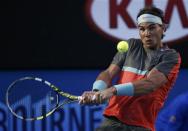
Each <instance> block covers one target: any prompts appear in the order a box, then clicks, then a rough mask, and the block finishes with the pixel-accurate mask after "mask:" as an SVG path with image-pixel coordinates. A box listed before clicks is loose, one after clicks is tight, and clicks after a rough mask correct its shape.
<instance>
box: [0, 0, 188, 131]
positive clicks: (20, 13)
mask: <svg viewBox="0 0 188 131" xmlns="http://www.w3.org/2000/svg"><path fill="white" fill-rule="evenodd" d="M150 4H154V5H156V6H157V7H160V8H161V9H162V10H163V11H164V12H165V16H166V19H167V21H168V23H169V29H168V30H167V32H166V37H165V38H164V42H165V43H167V44H169V46H170V47H171V48H174V49H176V50H177V51H178V52H179V53H180V55H181V57H182V65H181V70H180V73H179V77H178V79H177V82H176V84H175V86H174V88H173V89H172V90H171V91H170V94H169V97H168V98H167V101H166V103H165V106H166V105H168V103H169V102H170V101H171V100H172V99H174V98H175V97H176V96H177V95H179V94H181V93H183V92H185V91H187V90H188V84H187V82H186V80H187V76H188V69H187V68H188V61H187V57H188V51H187V50H188V17H187V15H188V1H186V0H178V1H177V0H140V1H137V0H61V1H59V0H55V1H51V0H47V1H45V0H39V1H36V0H34V1H33V0H32V1H31V0H16V1H1V2H0V38H1V39H0V44H1V46H0V130H2V131H13V130H14V131H16V130H18V131H20V130H27V131H30V130H32V131H33V129H34V130H37V131H38V130H41V131H42V130H45V131H60V130H61V131H62V130H65V131H72V130H74V131H77V130H79V131H84V130H85V131H92V130H94V128H96V127H97V126H98V125H99V123H100V122H101V121H102V111H103V109H104V107H105V105H101V106H80V105H78V104H76V103H75V104H71V105H68V106H67V107H66V108H65V110H59V111H58V112H56V113H55V114H54V115H53V116H52V117H50V118H48V119H46V121H42V122H41V121H39V122H36V124H35V126H34V127H32V128H31V126H32V124H31V123H23V122H21V121H19V120H16V119H13V117H12V115H11V114H10V113H9V111H8V110H7V108H6V105H5V92H6V89H7V87H8V85H9V84H10V83H11V82H12V81H13V80H15V79H18V78H20V77H24V76H37V77H42V78H44V79H46V80H48V81H50V82H52V83H53V84H55V85H57V86H59V87H61V88H62V89H64V90H66V91H68V92H70V93H72V94H76V95H80V94H82V92H83V91H85V90H90V89H91V86H92V83H93V81H95V78H96V76H97V75H98V74H99V72H100V71H102V70H104V69H105V68H106V67H108V65H109V64H110V62H111V60H112V58H113V56H114V54H115V53H116V44H117V42H118V41H119V40H127V39H128V38H132V37H135V38H138V32H137V30H136V24H135V23H136V15H137V13H138V11H139V9H140V8H142V7H144V6H145V5H150ZM18 95H19V93H18ZM165 106H164V108H165ZM24 125H26V126H24Z"/></svg>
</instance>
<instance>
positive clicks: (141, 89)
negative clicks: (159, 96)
mask: <svg viewBox="0 0 188 131" xmlns="http://www.w3.org/2000/svg"><path fill="white" fill-rule="evenodd" d="M167 81H168V80H167V77H166V76H165V75H164V74H163V73H161V72H159V71H158V70H157V69H155V68H154V69H152V70H151V71H150V72H149V73H148V75H147V77H146V78H144V79H141V80H137V81H134V82H132V83H133V86H134V95H144V94H147V93H150V92H153V91H155V90H156V89H157V88H159V87H161V86H162V85H163V84H165V83H166V82H167Z"/></svg>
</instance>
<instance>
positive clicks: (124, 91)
mask: <svg viewBox="0 0 188 131" xmlns="http://www.w3.org/2000/svg"><path fill="white" fill-rule="evenodd" d="M114 87H115V88H116V90H117V95H118V96H133V95H134V86H133V84H132V83H131V82H129V83H125V84H118V85H114Z"/></svg>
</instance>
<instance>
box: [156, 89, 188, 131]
mask: <svg viewBox="0 0 188 131" xmlns="http://www.w3.org/2000/svg"><path fill="white" fill-rule="evenodd" d="M187 100H188V92H186V93H183V94H181V95H179V96H178V97H176V98H175V99H174V100H173V101H172V102H171V103H170V105H169V106H167V107H166V108H164V109H163V110H162V111H161V112H160V113H159V115H158V117H157V120H156V129H157V131H187V130H188V102H187Z"/></svg>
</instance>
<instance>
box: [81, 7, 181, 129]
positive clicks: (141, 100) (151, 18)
mask: <svg viewBox="0 0 188 131" xmlns="http://www.w3.org/2000/svg"><path fill="white" fill-rule="evenodd" d="M137 25H138V31H139V35H140V39H133V38H131V39H129V40H128V43H129V49H128V51H127V52H126V53H119V52H117V54H116V55H115V56H114V58H113V60H112V63H111V64H110V65H109V67H108V68H107V69H106V70H105V71H102V72H101V73H100V74H99V76H98V77H97V79H96V81H95V82H94V84H93V90H92V91H88V92H87V91H86V92H84V93H83V94H82V97H83V99H82V100H81V101H80V103H81V104H88V103H97V104H98V103H102V102H103V101H105V100H107V99H109V103H108V106H107V107H106V109H105V111H104V117H105V119H104V121H103V122H102V123H101V125H100V127H99V128H98V130H100V131H104V130H124V131H133V130H134V131H149V130H152V131H154V130H155V128H154V122H155V120H156V116H157V113H158V111H159V110H160V108H161V107H162V106H163V103H164V101H165V99H166V97H167V95H168V92H169V90H170V89H171V87H172V86H173V84H174V82H175V80H176V78H177V75H178V72H179V68H180V61H181V60H180V55H179V53H177V52H176V51H175V50H174V49H169V48H168V46H167V45H166V44H164V43H162V38H163V36H164V32H165V31H166V24H165V21H164V15H163V12H162V11H161V10H160V9H158V8H156V7H154V6H150V7H145V8H143V9H141V10H140V12H139V13H138V15H137ZM116 76H119V79H118V82H117V84H115V85H112V84H111V82H112V80H113V79H114V78H115V77H116Z"/></svg>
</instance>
